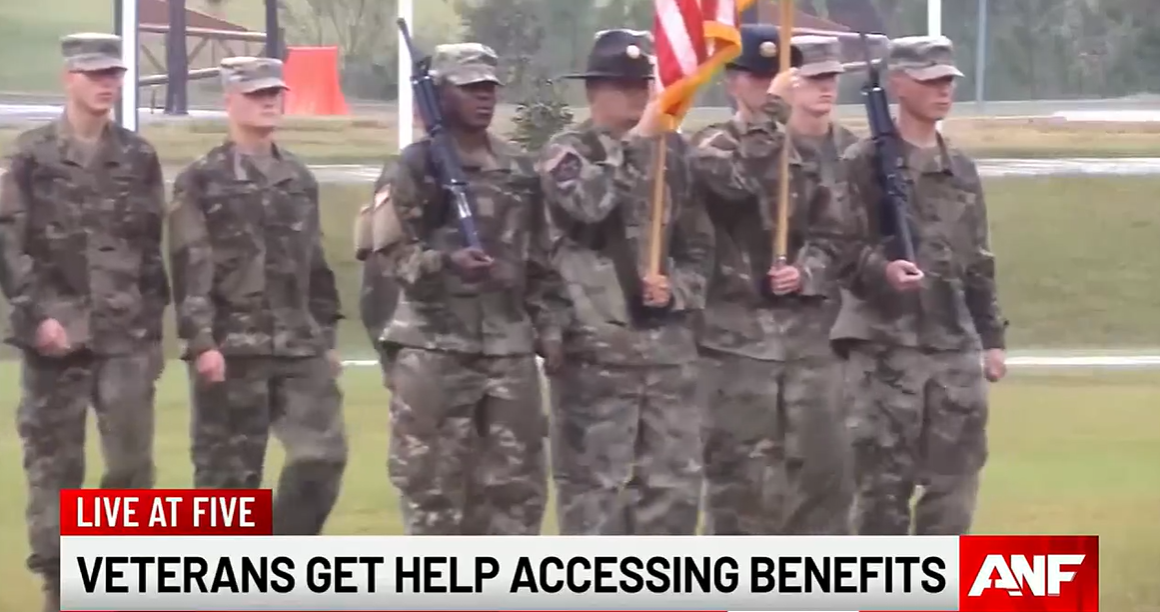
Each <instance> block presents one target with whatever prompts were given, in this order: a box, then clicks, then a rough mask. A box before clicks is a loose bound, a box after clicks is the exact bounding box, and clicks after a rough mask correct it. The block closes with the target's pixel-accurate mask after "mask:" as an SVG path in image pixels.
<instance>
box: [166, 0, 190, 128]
mask: <svg viewBox="0 0 1160 612" xmlns="http://www.w3.org/2000/svg"><path fill="white" fill-rule="evenodd" d="M168 6H169V28H168V29H167V30H166V32H165V73H166V74H167V75H168V76H169V78H168V79H167V83H166V85H165V114H166V115H188V114H189V83H188V82H187V75H188V74H189V55H188V53H187V50H186V48H185V36H186V32H185V30H186V24H185V0H169V3H168Z"/></svg>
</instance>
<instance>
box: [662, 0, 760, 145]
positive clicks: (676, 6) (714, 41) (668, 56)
mask: <svg viewBox="0 0 1160 612" xmlns="http://www.w3.org/2000/svg"><path fill="white" fill-rule="evenodd" d="M753 2H754V0H655V6H656V17H655V18H654V20H653V39H654V42H655V44H656V65H655V67H654V70H655V71H656V83H657V87H658V88H659V89H660V94H659V95H660V99H661V110H662V111H663V112H664V113H665V114H666V115H668V116H669V118H670V120H671V121H672V123H673V125H674V126H675V125H677V124H679V123H680V122H681V119H682V118H683V117H684V116H685V113H686V112H687V111H688V110H689V107H690V106H692V104H693V96H694V95H696V93H697V89H698V88H700V87H701V86H702V85H704V84H705V83H706V82H707V81H708V80H709V77H711V76H713V73H714V72H716V71H717V70H718V69H720V68H721V67H722V66H724V65H725V64H726V63H728V62H730V61H732V60H733V59H734V58H735V57H737V56H738V55H739V54H740V53H741V33H740V31H739V30H738V13H739V12H740V11H743V10H745V9H746V8H748V7H749V5H750V4H753Z"/></svg>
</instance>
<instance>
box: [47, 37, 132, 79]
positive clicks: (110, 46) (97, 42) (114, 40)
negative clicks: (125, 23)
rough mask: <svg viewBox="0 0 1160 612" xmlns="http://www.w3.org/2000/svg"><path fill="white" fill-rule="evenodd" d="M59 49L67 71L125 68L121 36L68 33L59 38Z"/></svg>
mask: <svg viewBox="0 0 1160 612" xmlns="http://www.w3.org/2000/svg"><path fill="white" fill-rule="evenodd" d="M60 51H61V54H62V55H64V65H65V68H66V69H68V71H69V72H100V71H102V70H112V69H121V70H124V69H125V62H124V61H123V60H122V59H121V37H120V36H117V35H115V34H96V33H80V34H69V35H68V36H65V37H63V38H61V39H60Z"/></svg>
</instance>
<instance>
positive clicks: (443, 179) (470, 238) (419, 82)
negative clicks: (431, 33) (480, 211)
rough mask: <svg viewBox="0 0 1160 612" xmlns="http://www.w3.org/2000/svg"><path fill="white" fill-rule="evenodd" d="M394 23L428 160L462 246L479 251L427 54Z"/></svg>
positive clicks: (402, 24)
mask: <svg viewBox="0 0 1160 612" xmlns="http://www.w3.org/2000/svg"><path fill="white" fill-rule="evenodd" d="M397 23H398V25H399V32H401V33H402V34H403V41H404V42H405V43H406V45H407V53H408V54H409V55H410V56H411V62H412V64H413V66H414V67H413V68H412V71H411V89H412V91H413V92H414V96H415V105H416V107H417V108H418V109H419V117H420V118H421V119H422V120H423V126H424V128H425V129H426V131H427V137H428V138H430V139H431V161H432V163H433V164H434V166H435V172H436V175H437V177H438V179H439V185H440V186H441V187H442V188H443V191H444V192H446V194H447V197H448V198H449V200H450V202H449V203H450V204H451V205H452V206H454V207H455V214H456V216H457V217H458V219H459V231H460V232H461V233H462V234H463V238H464V240H465V241H466V242H467V244H466V245H465V246H467V247H470V248H475V249H479V250H481V251H482V250H483V244H482V243H481V242H480V241H479V232H478V231H477V230H476V228H475V198H474V197H472V195H471V192H470V191H468V189H467V176H466V175H465V174H464V173H463V164H461V163H460V161H459V155H458V154H457V153H456V152H455V146H454V145H453V144H452V142H451V135H450V134H448V133H447V126H446V125H444V123H443V113H442V112H441V111H440V109H439V96H438V91H437V90H436V88H435V81H434V79H432V78H431V72H430V71H431V58H430V57H422V56H420V55H419V54H418V53H417V52H416V51H415V44H414V43H413V42H412V41H411V32H410V30H409V29H408V28H407V20H406V19H402V18H400V19H399V20H398V21H397Z"/></svg>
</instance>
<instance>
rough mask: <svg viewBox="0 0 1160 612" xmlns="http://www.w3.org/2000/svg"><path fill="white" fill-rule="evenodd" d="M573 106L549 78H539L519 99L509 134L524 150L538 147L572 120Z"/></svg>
mask: <svg viewBox="0 0 1160 612" xmlns="http://www.w3.org/2000/svg"><path fill="white" fill-rule="evenodd" d="M572 121H573V116H572V110H571V109H570V108H568V103H567V102H566V101H565V99H564V96H563V95H561V93H560V91H559V90H558V89H557V88H556V85H555V83H553V82H552V81H550V80H548V79H540V80H539V81H538V82H537V83H536V87H535V88H533V90H532V93H531V94H530V95H529V96H527V97H526V98H525V99H523V100H521V101H520V102H519V105H518V106H517V108H516V114H515V116H514V117H513V118H512V123H513V124H514V125H515V127H514V129H513V130H512V133H511V134H509V136H508V137H509V138H511V140H512V141H513V142H515V143H517V144H519V145H520V146H522V147H523V148H524V149H525V150H527V151H530V152H536V151H539V150H540V148H541V147H543V146H544V144H545V143H547V142H548V139H550V138H551V137H552V136H554V135H556V134H557V133H559V132H560V131H561V130H563V129H564V128H566V127H568V126H569V125H571V124H572Z"/></svg>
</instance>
